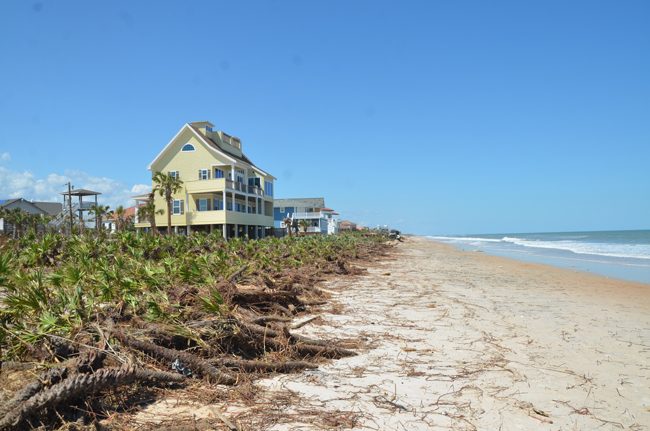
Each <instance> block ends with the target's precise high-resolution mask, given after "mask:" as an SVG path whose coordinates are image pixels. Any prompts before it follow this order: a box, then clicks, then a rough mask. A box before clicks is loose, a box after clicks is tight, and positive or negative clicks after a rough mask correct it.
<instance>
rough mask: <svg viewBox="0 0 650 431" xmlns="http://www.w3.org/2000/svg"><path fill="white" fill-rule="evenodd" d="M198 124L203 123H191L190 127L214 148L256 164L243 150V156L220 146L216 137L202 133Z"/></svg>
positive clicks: (245, 161) (242, 160)
mask: <svg viewBox="0 0 650 431" xmlns="http://www.w3.org/2000/svg"><path fill="white" fill-rule="evenodd" d="M198 124H201V123H192V124H189V126H190V128H191V129H192V130H194V131H195V132H196V133H198V134H199V135H201V138H203V139H204V140H205V141H206V142H207V143H208V144H210V145H211V146H212V147H213V148H215V149H217V150H219V151H223V152H224V153H228V155H229V156H230V157H232V158H234V159H237V160H239V161H240V162H244V163H248V164H249V165H251V166H255V165H254V164H253V162H251V160H250V159H249V158H248V157H246V155H244V153H243V152H242V155H241V156H238V155H237V154H234V153H232V152H230V151H228V149H227V148H223V147H220V146H219V144H217V142H216V141H215V140H214V139H212V138H211V137H209V136H206V135H204V134H203V133H201V131H200V130H199V129H198V127H196V125H198Z"/></svg>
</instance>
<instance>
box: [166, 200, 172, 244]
mask: <svg viewBox="0 0 650 431" xmlns="http://www.w3.org/2000/svg"><path fill="white" fill-rule="evenodd" d="M171 234H172V200H171V199H169V200H168V201H167V235H171Z"/></svg>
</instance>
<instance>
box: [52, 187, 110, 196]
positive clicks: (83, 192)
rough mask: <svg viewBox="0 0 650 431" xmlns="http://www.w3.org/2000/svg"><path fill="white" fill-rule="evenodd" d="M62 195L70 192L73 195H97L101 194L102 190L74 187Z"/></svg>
mask: <svg viewBox="0 0 650 431" xmlns="http://www.w3.org/2000/svg"><path fill="white" fill-rule="evenodd" d="M61 194H62V195H65V196H67V195H68V194H69V195H71V196H95V195H101V193H100V192H94V191H92V190H88V189H72V191H70V192H63V193H61Z"/></svg>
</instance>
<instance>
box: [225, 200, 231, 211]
mask: <svg viewBox="0 0 650 431" xmlns="http://www.w3.org/2000/svg"><path fill="white" fill-rule="evenodd" d="M226 209H227V210H228V211H232V201H227V202H226Z"/></svg>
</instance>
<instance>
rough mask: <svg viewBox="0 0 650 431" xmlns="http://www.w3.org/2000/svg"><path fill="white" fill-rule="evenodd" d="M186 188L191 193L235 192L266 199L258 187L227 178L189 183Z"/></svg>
mask: <svg viewBox="0 0 650 431" xmlns="http://www.w3.org/2000/svg"><path fill="white" fill-rule="evenodd" d="M185 187H186V188H187V191H188V192H189V193H210V192H214V191H220V190H223V189H224V187H225V189H226V190H234V191H236V192H240V193H246V194H250V195H255V196H259V197H264V196H265V194H264V190H262V188H260V187H258V186H251V185H248V184H244V183H241V182H238V181H232V180H228V179H225V178H213V179H210V180H196V181H187V182H186V183H185Z"/></svg>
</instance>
